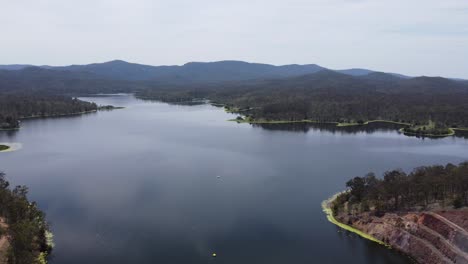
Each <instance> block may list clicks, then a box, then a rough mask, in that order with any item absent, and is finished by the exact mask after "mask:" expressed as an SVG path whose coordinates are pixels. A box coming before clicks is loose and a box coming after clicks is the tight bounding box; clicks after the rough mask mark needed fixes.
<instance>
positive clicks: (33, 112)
mask: <svg viewBox="0 0 468 264" xmlns="http://www.w3.org/2000/svg"><path fill="white" fill-rule="evenodd" d="M94 110H97V105H96V104H94V103H90V102H85V101H81V100H78V99H76V98H72V97H67V96H60V95H44V94H38V93H31V94H27V93H18V94H6V95H5V94H0V129H12V128H18V127H19V122H20V120H21V119H23V118H28V117H46V116H56V115H67V114H74V113H80V112H88V111H94Z"/></svg>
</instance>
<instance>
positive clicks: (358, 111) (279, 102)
mask: <svg viewBox="0 0 468 264" xmlns="http://www.w3.org/2000/svg"><path fill="white" fill-rule="evenodd" d="M138 95H139V96H141V97H144V98H152V99H158V100H162V101H167V102H180V101H187V100H191V99H194V98H208V99H210V100H212V101H214V102H217V103H221V104H225V105H227V106H228V107H230V108H231V109H241V110H243V111H242V114H243V115H244V116H249V119H250V120H286V121H287V120H290V121H291V120H294V121H296V120H304V119H309V120H314V121H321V122H341V123H347V122H349V123H353V122H359V121H360V122H365V121H369V120H380V119H385V120H391V121H399V122H404V123H411V124H426V123H428V122H429V121H434V122H436V123H437V124H439V125H441V126H450V127H468V85H467V84H466V83H463V82H457V81H453V80H449V79H445V78H440V77H417V78H409V79H403V78H397V77H395V76H394V75H390V74H385V73H370V74H368V75H365V76H357V77H355V76H349V75H345V74H341V73H336V72H333V71H328V70H323V71H320V72H317V73H315V74H309V75H303V76H299V77H293V78H282V79H268V80H256V81H243V82H230V83H223V84H222V85H220V84H217V85H191V86H189V85H185V86H184V85H182V86H167V85H165V86H160V87H157V88H155V87H153V88H152V89H146V90H144V91H141V92H139V94H138Z"/></svg>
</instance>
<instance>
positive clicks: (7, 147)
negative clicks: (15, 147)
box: [0, 144, 10, 151]
mask: <svg viewBox="0 0 468 264" xmlns="http://www.w3.org/2000/svg"><path fill="white" fill-rule="evenodd" d="M8 149H10V147H9V146H7V145H1V144H0V151H5V150H8Z"/></svg>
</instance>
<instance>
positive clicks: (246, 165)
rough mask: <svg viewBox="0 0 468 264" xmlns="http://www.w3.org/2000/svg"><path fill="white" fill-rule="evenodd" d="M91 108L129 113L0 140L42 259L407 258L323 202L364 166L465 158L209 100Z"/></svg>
mask: <svg viewBox="0 0 468 264" xmlns="http://www.w3.org/2000/svg"><path fill="white" fill-rule="evenodd" d="M88 100H93V101H96V102H98V103H100V104H113V105H117V106H125V107H127V108H126V109H122V110H115V111H109V112H99V113H97V114H89V115H84V116H77V117H67V118H50V119H36V120H29V121H25V122H23V124H22V129H21V130H19V131H17V132H1V133H0V142H19V143H22V144H23V148H22V149H21V150H18V151H16V152H9V153H0V170H3V171H4V172H5V173H7V177H8V179H9V180H10V181H11V182H12V184H15V185H16V184H25V185H28V186H29V188H30V198H32V199H34V200H36V201H38V203H39V204H40V206H41V208H42V209H44V210H45V211H46V213H47V217H48V219H49V220H50V222H51V224H52V230H53V232H54V234H55V242H56V248H55V250H54V259H53V261H52V263H53V264H68V263H80V264H81V263H215V262H216V263H236V264H238V263H255V264H258V263H268V264H275V263H369V264H370V263H372V264H374V263H408V261H409V260H408V259H407V258H406V257H404V256H401V255H399V254H398V253H395V252H393V251H391V250H388V249H386V248H384V247H381V246H379V245H376V244H373V243H371V242H368V241H366V240H363V239H361V238H359V237H356V236H355V235H352V234H348V233H346V232H342V231H340V229H338V228H337V227H335V226H334V225H332V224H331V223H329V222H328V221H327V220H326V218H325V215H324V214H323V213H322V210H321V207H320V204H321V202H322V201H323V200H324V199H326V198H328V197H329V196H331V195H332V194H334V193H336V192H338V191H341V190H343V189H344V183H345V182H346V181H347V180H348V179H349V178H351V177H354V176H358V175H364V174H365V173H367V172H369V171H373V172H376V173H378V174H380V173H382V172H384V171H386V170H390V169H394V168H402V169H404V170H410V169H411V168H414V167H416V166H421V165H430V164H445V163H447V162H452V163H458V162H461V161H464V160H468V140H466V139H464V138H456V137H451V138H444V139H439V140H432V139H418V138H414V137H413V138H412V137H406V136H403V135H400V134H398V133H397V132H396V131H395V130H393V129H389V130H375V129H374V130H372V131H371V132H366V131H359V130H357V131H354V132H353V131H344V130H336V131H330V130H327V129H323V128H314V127H308V128H306V129H305V128H298V129H292V128H291V127H281V126H276V127H259V126H255V127H253V126H250V125H247V124H236V123H232V122H227V121H226V120H227V119H229V118H232V117H233V115H231V114H227V113H224V112H223V111H222V109H219V108H216V107H213V106H209V105H198V106H175V105H168V104H164V103H154V102H153V103H151V102H145V101H140V100H136V99H134V98H133V97H132V96H112V97H96V98H88ZM218 176H220V177H219V178H218ZM214 252H215V253H217V255H218V257H217V258H213V257H211V254H212V253H214Z"/></svg>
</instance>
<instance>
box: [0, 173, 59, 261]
mask: <svg viewBox="0 0 468 264" xmlns="http://www.w3.org/2000/svg"><path fill="white" fill-rule="evenodd" d="M27 193H28V188H27V187H25V186H16V187H14V188H10V183H9V182H8V181H7V180H6V179H5V174H4V173H1V172H0V218H2V219H3V221H4V222H5V224H6V225H7V226H8V227H7V228H1V230H0V231H1V232H0V234H1V235H2V236H6V237H7V239H8V242H9V247H8V249H7V252H6V254H5V255H6V257H7V259H8V263H11V264H45V263H47V258H48V256H49V255H50V253H51V251H52V247H53V242H52V238H51V233H50V231H49V224H48V223H47V222H46V219H45V214H44V213H43V212H42V211H41V210H40V209H39V208H38V207H37V204H36V203H35V202H30V201H29V200H28V198H27ZM2 253H5V252H2Z"/></svg>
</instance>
